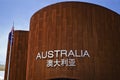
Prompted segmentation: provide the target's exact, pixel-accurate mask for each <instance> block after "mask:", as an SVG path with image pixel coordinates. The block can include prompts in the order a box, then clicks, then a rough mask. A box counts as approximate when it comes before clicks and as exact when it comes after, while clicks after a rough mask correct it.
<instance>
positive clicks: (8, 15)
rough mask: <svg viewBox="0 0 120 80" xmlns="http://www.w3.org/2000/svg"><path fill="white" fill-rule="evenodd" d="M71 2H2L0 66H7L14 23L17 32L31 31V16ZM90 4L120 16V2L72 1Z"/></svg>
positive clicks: (106, 0)
mask: <svg viewBox="0 0 120 80" xmlns="http://www.w3.org/2000/svg"><path fill="white" fill-rule="evenodd" d="M63 1H69V0H0V64H5V60H6V51H7V43H8V33H9V32H10V30H11V27H12V25H13V22H14V27H15V29H16V30H29V23H30V18H31V16H32V15H33V14H34V13H35V12H36V11H38V10H39V9H41V8H43V7H45V6H47V5H50V4H54V3H57V2H63ZM71 1H81V2H89V3H94V4H98V5H101V6H104V7H106V8H109V9H111V10H113V11H115V12H116V13H118V14H120V0H71Z"/></svg>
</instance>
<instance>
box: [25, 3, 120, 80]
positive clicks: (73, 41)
mask: <svg viewBox="0 0 120 80" xmlns="http://www.w3.org/2000/svg"><path fill="white" fill-rule="evenodd" d="M119 34H120V15H118V14H116V13H114V12H112V11H111V10H108V9H106V8H104V7H101V6H97V5H93V4H89V3H81V2H62V3H58V4H54V5H50V6H48V7H45V8H43V9H41V10H39V11H38V12H36V13H35V14H34V15H33V16H32V18H31V21H30V34H29V41H28V59H27V76H26V79H27V80H46V79H55V78H71V79H78V80H115V79H120V78H119V75H120V73H119V71H120V70H119V67H120V60H119V57H120V54H119V53H120V37H119ZM54 50H66V51H70V50H73V51H74V50H77V51H78V52H79V53H81V52H82V51H81V50H83V52H84V51H85V50H87V52H88V53H89V56H90V57H87V56H85V57H80V58H79V57H77V58H76V57H73V56H69V57H67V58H66V57H65V55H64V56H63V57H62V58H61V57H58V58H57V59H58V60H61V59H75V66H58V65H57V66H54V67H48V66H47V61H48V60H52V61H53V64H54V62H55V60H56V57H54V58H44V59H43V58H42V59H40V55H41V54H40V55H38V53H42V52H44V55H45V51H54ZM63 53H65V51H63ZM53 54H54V55H55V53H53ZM67 54H68V53H67ZM71 54H72V53H71ZM51 55H52V52H51ZM51 55H50V56H51ZM36 56H39V59H37V60H36ZM68 62H69V61H68ZM73 62H74V61H73ZM58 63H59V62H58ZM60 64H61V63H60Z"/></svg>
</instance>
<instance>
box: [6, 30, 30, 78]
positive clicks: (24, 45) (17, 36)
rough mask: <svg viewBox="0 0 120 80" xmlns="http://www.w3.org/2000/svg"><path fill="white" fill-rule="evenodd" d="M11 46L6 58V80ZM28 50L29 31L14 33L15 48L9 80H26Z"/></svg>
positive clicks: (13, 47) (13, 49)
mask: <svg viewBox="0 0 120 80" xmlns="http://www.w3.org/2000/svg"><path fill="white" fill-rule="evenodd" d="M9 50H10V44H9V41H8V50H7V58H6V68H5V77H4V80H7V75H8V71H7V70H8V62H9ZM27 50H28V31H18V30H16V31H14V39H13V46H12V52H11V60H10V73H9V80H26V64H27Z"/></svg>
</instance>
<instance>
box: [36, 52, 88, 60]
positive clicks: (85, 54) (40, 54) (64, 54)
mask: <svg viewBox="0 0 120 80" xmlns="http://www.w3.org/2000/svg"><path fill="white" fill-rule="evenodd" d="M59 57H61V58H62V57H67V58H69V57H78V58H79V57H90V55H89V52H88V51H87V50H80V51H78V50H48V51H41V52H38V54H37V56H36V60H38V59H46V58H49V59H52V58H59Z"/></svg>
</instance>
